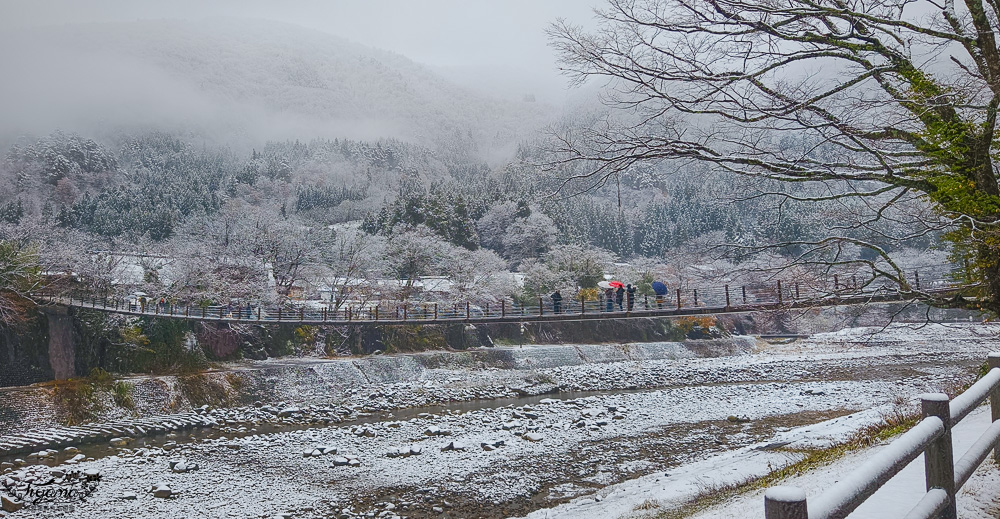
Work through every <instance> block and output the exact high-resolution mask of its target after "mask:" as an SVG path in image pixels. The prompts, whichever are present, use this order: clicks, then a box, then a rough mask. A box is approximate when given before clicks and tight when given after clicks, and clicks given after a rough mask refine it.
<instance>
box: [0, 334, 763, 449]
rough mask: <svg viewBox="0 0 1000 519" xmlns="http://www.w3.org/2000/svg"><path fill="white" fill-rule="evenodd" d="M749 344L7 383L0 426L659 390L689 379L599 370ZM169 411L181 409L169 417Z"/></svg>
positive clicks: (477, 354) (222, 423)
mask: <svg viewBox="0 0 1000 519" xmlns="http://www.w3.org/2000/svg"><path fill="white" fill-rule="evenodd" d="M754 345H755V341H754V340H753V339H752V338H750V337H735V338H730V339H724V340H710V341H691V342H688V343H672V342H660V343H639V344H608V345H536V346H523V347H498V348H483V349H477V350H470V351H463V352H429V353H420V354H412V355H395V356H373V357H362V358H350V359H337V360H322V359H274V360H271V361H263V362H255V363H252V364H239V365H230V366H227V367H226V369H222V370H218V371H213V372H208V373H202V374H197V375H188V376H164V377H141V378H132V379H125V382H126V383H127V384H128V388H129V395H128V397H129V398H128V401H129V403H130V406H129V407H128V408H125V407H122V406H120V405H117V404H116V400H115V399H113V398H112V395H111V394H110V393H108V392H104V393H102V392H100V391H97V392H96V394H95V396H94V397H92V398H91V399H90V400H84V401H72V402H69V403H67V401H65V398H62V397H60V393H59V391H58V390H57V389H54V388H53V386H50V385H39V386H27V387H21V388H10V389H7V390H4V391H0V433H5V434H4V435H2V436H0V457H10V456H13V455H17V454H23V453H31V452H37V451H43V450H47V449H57V448H65V447H67V446H77V445H82V444H86V443H97V442H107V441H109V440H111V439H113V438H118V437H129V438H138V437H142V436H151V435H156V434H161V433H166V432H170V431H173V430H177V429H189V428H204V427H215V428H219V429H221V430H224V431H236V432H239V431H238V427H237V424H247V423H253V424H259V423H279V424H281V425H313V424H329V423H331V422H333V423H339V422H341V421H343V420H345V419H348V420H350V419H356V418H357V417H358V415H359V414H360V415H364V414H366V413H372V412H379V411H391V410H395V409H405V408H413V407H421V406H431V405H440V404H445V403H449V402H467V401H476V400H488V399H497V398H514V397H519V396H525V395H540V394H545V393H551V392H556V391H561V390H562V391H565V390H570V391H572V390H580V389H591V387H589V386H592V385H596V384H597V383H600V384H599V385H600V386H601V387H602V388H605V389H639V388H645V387H657V386H663V385H667V384H671V383H682V380H683V375H681V374H660V375H655V374H649V373H648V372H637V373H636V376H637V377H638V375H639V374H642V375H643V376H642V377H638V378H635V377H631V378H630V377H623V376H621V373H617V374H615V375H614V376H613V377H612V376H611V374H610V373H605V372H604V371H605V370H603V369H601V366H602V365H604V364H607V363H616V362H644V361H654V360H667V359H680V358H696V357H717V356H729V355H736V354H741V353H747V352H749V351H750V350H751V349H752V348H753V346H754ZM573 366H582V367H587V366H592V367H593V369H592V370H590V371H592V377H585V378H592V380H578V381H576V382H575V383H573V384H570V385H569V386H567V387H561V386H559V385H557V384H555V383H553V380H552V378H551V374H550V373H549V372H550V371H552V370H558V369H560V368H565V367H573ZM609 377H610V378H609ZM605 379H607V380H605ZM209 404H210V405H211V406H212V407H213V408H217V409H213V411H212V413H211V414H209V413H207V412H206V409H207V408H208V405H209ZM269 404H275V405H277V407H274V406H272V405H269ZM67 405H82V406H90V407H91V408H90V409H85V410H84V411H88V412H90V413H91V418H92V421H93V422H95V424H94V425H77V426H72V427H66V426H58V423H59V421H60V419H65V416H66V413H67V409H66V407H67ZM200 406H204V407H201V409H199V407H200ZM220 408H221V409H220ZM170 410H175V411H178V414H167V415H164V414H163V411H170ZM192 410H193V411H194V412H190V411H192ZM76 411H80V410H76Z"/></svg>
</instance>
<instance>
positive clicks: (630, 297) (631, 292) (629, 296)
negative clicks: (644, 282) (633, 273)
mask: <svg viewBox="0 0 1000 519" xmlns="http://www.w3.org/2000/svg"><path fill="white" fill-rule="evenodd" d="M625 299H626V300H627V301H628V311H629V312H631V311H632V307H634V306H635V287H634V286H632V285H629V286H628V287H626V288H625Z"/></svg>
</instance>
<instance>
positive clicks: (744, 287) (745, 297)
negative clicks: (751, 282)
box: [743, 285, 747, 304]
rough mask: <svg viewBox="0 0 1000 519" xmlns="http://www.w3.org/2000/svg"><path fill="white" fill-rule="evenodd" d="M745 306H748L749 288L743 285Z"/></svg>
mask: <svg viewBox="0 0 1000 519" xmlns="http://www.w3.org/2000/svg"><path fill="white" fill-rule="evenodd" d="M743 304H747V286H746V285H743Z"/></svg>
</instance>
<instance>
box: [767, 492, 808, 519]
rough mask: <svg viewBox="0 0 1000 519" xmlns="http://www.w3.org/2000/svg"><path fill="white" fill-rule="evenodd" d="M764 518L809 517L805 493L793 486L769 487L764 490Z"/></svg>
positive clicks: (797, 518) (804, 518)
mask: <svg viewBox="0 0 1000 519" xmlns="http://www.w3.org/2000/svg"><path fill="white" fill-rule="evenodd" d="M764 519H809V511H808V509H807V508H806V493H805V492H803V491H802V490H801V489H798V488H795V487H783V486H779V487H771V488H769V489H767V490H766V491H765V492H764Z"/></svg>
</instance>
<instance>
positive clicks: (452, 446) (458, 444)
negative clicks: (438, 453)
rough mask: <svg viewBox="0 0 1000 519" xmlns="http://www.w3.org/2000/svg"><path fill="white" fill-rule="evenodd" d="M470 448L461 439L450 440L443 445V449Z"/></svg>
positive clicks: (460, 449) (459, 449)
mask: <svg viewBox="0 0 1000 519" xmlns="http://www.w3.org/2000/svg"><path fill="white" fill-rule="evenodd" d="M466 448H468V447H467V446H466V445H465V444H464V443H462V442H459V441H453V442H448V445H445V446H444V447H441V450H442V451H464V450H465V449H466Z"/></svg>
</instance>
